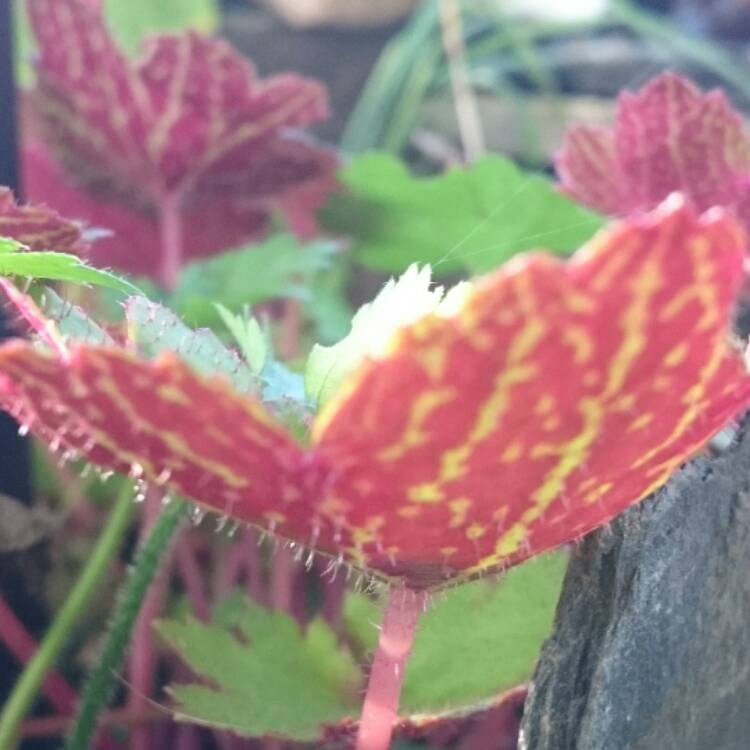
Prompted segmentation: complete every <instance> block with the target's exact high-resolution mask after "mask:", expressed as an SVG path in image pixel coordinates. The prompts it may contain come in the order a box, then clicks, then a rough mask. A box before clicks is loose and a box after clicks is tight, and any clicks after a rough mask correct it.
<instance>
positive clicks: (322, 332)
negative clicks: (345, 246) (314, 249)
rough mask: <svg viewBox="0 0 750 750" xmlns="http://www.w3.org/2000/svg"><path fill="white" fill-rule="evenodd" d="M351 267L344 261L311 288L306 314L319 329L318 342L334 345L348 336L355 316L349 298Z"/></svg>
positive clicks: (316, 336) (313, 281) (311, 285)
mask: <svg viewBox="0 0 750 750" xmlns="http://www.w3.org/2000/svg"><path fill="white" fill-rule="evenodd" d="M350 271H351V269H350V264H349V263H348V262H345V259H344V258H342V259H341V260H340V261H339V262H338V263H337V264H336V265H335V266H334V267H333V268H331V269H330V270H329V271H326V273H321V274H318V276H316V277H315V278H314V279H313V280H312V281H311V282H310V284H309V285H308V290H309V292H310V298H309V299H308V300H307V302H306V303H305V314H306V315H307V317H308V318H309V319H310V322H311V323H312V324H313V326H314V329H315V339H316V340H317V341H319V342H321V343H323V344H332V343H334V342H335V341H338V340H339V339H341V338H343V337H344V336H346V333H347V331H348V330H349V326H350V325H351V322H352V315H353V314H354V313H353V311H352V308H351V305H350V304H349V301H348V300H347V298H346V291H347V284H348V283H349V280H350V275H351V273H350Z"/></svg>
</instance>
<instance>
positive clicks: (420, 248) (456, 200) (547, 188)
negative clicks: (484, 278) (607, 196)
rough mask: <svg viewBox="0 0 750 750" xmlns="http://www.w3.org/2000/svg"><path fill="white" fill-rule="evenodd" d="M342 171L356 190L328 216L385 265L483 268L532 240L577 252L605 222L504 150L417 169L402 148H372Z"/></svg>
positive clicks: (364, 257) (371, 261)
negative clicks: (438, 170) (447, 166)
mask: <svg viewBox="0 0 750 750" xmlns="http://www.w3.org/2000/svg"><path fill="white" fill-rule="evenodd" d="M339 177H340V180H341V181H342V183H343V184H344V185H345V186H346V187H347V188H348V189H349V193H348V194H345V195H342V196H337V197H336V198H335V199H334V200H333V201H332V202H331V204H330V207H329V209H328V211H327V213H326V214H324V222H325V223H326V225H327V226H328V227H329V228H330V229H332V230H335V231H338V232H342V233H345V234H349V235H351V236H353V237H354V238H355V242H356V245H355V252H356V254H357V258H358V259H359V260H360V262H362V263H364V264H365V265H367V266H370V267H372V268H376V269H378V270H381V271H388V272H401V271H403V270H404V269H405V268H406V267H407V266H409V265H410V264H412V263H429V264H432V266H433V268H434V270H435V272H436V273H439V274H443V273H449V272H451V271H455V270H457V269H459V268H467V269H469V271H471V272H472V273H484V272H486V271H489V270H492V269H493V268H495V267H497V266H498V265H500V264H501V263H503V262H504V261H506V260H507V259H508V258H510V257H511V256H513V255H515V254H516V253H519V252H521V251H524V250H530V249H533V248H537V247H545V248H547V249H548V250H551V251H554V252H559V253H570V252H572V251H573V250H575V249H576V248H577V247H578V246H579V245H580V244H581V243H582V242H585V241H586V240H587V239H589V238H590V237H591V235H592V234H593V233H594V232H595V231H596V230H597V229H598V228H599V227H600V226H601V223H602V221H601V219H600V218H599V217H598V216H596V215H595V214H593V213H591V212H590V211H588V210H586V209H584V208H582V207H580V206H579V205H577V204H576V203H574V202H573V201H571V200H569V199H568V198H566V197H565V196H563V195H560V194H559V193H557V192H556V191H555V189H554V187H553V186H552V184H550V183H549V182H548V181H547V180H545V179H544V178H543V177H540V176H537V175H529V174H524V173H522V172H521V171H520V170H519V169H518V168H517V167H516V166H515V165H514V164H513V162H511V161H510V160H508V159H505V158H503V157H501V156H486V157H484V158H482V159H480V160H478V161H477V162H476V163H475V164H473V165H472V166H471V167H466V168H462V169H454V170H450V171H448V172H446V173H445V174H443V175H440V176H438V177H413V176H412V175H410V174H409V172H408V171H407V169H406V167H405V166H404V165H403V163H401V162H400V161H398V160H397V159H396V158H395V157H393V156H390V155H387V154H378V153H371V154H366V155H364V156H361V157H359V158H357V159H355V160H354V161H352V162H351V163H350V164H349V165H348V166H347V167H346V168H344V169H343V170H342V172H341V173H340V175H339Z"/></svg>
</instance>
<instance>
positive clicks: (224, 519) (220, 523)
mask: <svg viewBox="0 0 750 750" xmlns="http://www.w3.org/2000/svg"><path fill="white" fill-rule="evenodd" d="M228 522H229V516H219V517H218V518H217V519H216V526H215V527H214V531H215V532H216V533H217V534H219V533H221V532H222V531H224V527H225V526H226V525H227V523H228Z"/></svg>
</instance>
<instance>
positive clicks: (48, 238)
mask: <svg viewBox="0 0 750 750" xmlns="http://www.w3.org/2000/svg"><path fill="white" fill-rule="evenodd" d="M0 237H11V238H12V239H14V240H17V241H18V242H20V243H22V244H23V245H26V246H27V247H28V248H29V249H30V250H35V251H40V250H56V251H58V252H66V251H70V250H76V249H80V247H79V243H80V241H81V231H80V229H79V228H78V226H77V225H76V224H74V223H73V222H71V221H67V220H66V219H63V218H62V217H61V216H60V215H59V214H58V213H57V212H56V211H53V210H52V209H50V208H46V207H45V206H19V205H18V204H17V203H16V201H15V199H14V198H13V193H12V191H11V190H10V189H9V188H5V187H0Z"/></svg>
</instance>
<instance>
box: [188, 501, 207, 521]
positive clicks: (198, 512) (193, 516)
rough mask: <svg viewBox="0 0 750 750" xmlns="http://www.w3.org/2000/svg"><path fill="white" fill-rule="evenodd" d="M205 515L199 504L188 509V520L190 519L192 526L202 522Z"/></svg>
mask: <svg viewBox="0 0 750 750" xmlns="http://www.w3.org/2000/svg"><path fill="white" fill-rule="evenodd" d="M205 517H206V510H205V508H201V507H200V506H199V505H195V506H193V508H192V510H191V511H190V520H191V521H192V523H193V526H200V524H201V523H203V519H204V518H205Z"/></svg>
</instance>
